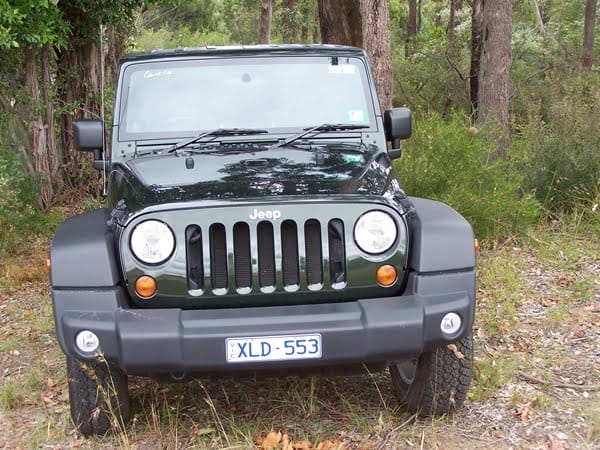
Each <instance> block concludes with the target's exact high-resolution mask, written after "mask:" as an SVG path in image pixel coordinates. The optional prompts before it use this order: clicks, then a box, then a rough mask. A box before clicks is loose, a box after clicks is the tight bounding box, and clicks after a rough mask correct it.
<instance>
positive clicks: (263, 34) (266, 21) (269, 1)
mask: <svg viewBox="0 0 600 450" xmlns="http://www.w3.org/2000/svg"><path fill="white" fill-rule="evenodd" d="M272 18H273V0H262V4H261V7H260V36H259V38H258V43H259V44H270V43H271V20H272Z"/></svg>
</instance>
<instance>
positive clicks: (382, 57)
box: [360, 0, 392, 110]
mask: <svg viewBox="0 0 600 450" xmlns="http://www.w3.org/2000/svg"><path fill="white" fill-rule="evenodd" d="M360 6H361V17H362V35H363V42H362V47H363V48H364V49H365V50H366V51H367V54H368V55H369V58H370V61H371V68H372V70H373V76H374V77H375V84H376V85H377V94H378V97H379V104H380V105H381V108H382V109H384V110H385V109H390V108H391V107H392V45H391V42H392V39H391V36H390V3H389V0H361V2H360Z"/></svg>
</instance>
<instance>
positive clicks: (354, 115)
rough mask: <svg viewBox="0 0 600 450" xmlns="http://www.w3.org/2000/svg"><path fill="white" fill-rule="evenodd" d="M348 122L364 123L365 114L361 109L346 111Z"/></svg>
mask: <svg viewBox="0 0 600 450" xmlns="http://www.w3.org/2000/svg"><path fill="white" fill-rule="evenodd" d="M348 121H349V122H364V121H365V112H364V111H363V110H362V109H350V110H348Z"/></svg>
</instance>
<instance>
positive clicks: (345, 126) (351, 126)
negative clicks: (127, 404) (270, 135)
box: [272, 123, 369, 148]
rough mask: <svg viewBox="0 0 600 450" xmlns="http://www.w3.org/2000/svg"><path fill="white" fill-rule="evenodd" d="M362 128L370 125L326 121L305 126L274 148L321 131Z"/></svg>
mask: <svg viewBox="0 0 600 450" xmlns="http://www.w3.org/2000/svg"><path fill="white" fill-rule="evenodd" d="M361 128H369V125H357V124H350V123H324V124H322V125H317V126H314V127H310V128H305V129H304V131H303V132H302V133H299V134H296V135H294V136H290V137H289V138H287V139H284V140H283V141H281V142H278V143H277V144H275V145H274V146H273V147H272V148H277V147H285V146H286V145H290V144H291V143H293V142H296V141H297V140H299V139H302V138H303V137H305V136H308V135H309V134H313V135H315V136H316V135H317V134H319V133H327V132H330V131H341V130H359V129H361Z"/></svg>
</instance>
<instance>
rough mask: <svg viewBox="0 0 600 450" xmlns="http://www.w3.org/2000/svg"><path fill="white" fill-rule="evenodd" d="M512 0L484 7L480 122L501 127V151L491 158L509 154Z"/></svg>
mask: <svg viewBox="0 0 600 450" xmlns="http://www.w3.org/2000/svg"><path fill="white" fill-rule="evenodd" d="M511 34H512V0H494V1H485V2H484V8H483V42H482V45H483V46H482V52H481V68H480V71H479V93H478V109H477V122H478V124H480V125H488V126H490V127H492V129H494V128H493V127H499V129H498V131H499V133H498V134H497V135H494V136H493V137H494V138H495V139H497V140H498V144H499V146H498V151H497V152H496V153H495V154H494V155H491V159H492V160H495V159H498V158H504V157H506V156H507V151H508V146H509V144H510V123H509V92H508V91H509V77H510V66H511V63H512V49H511Z"/></svg>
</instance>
